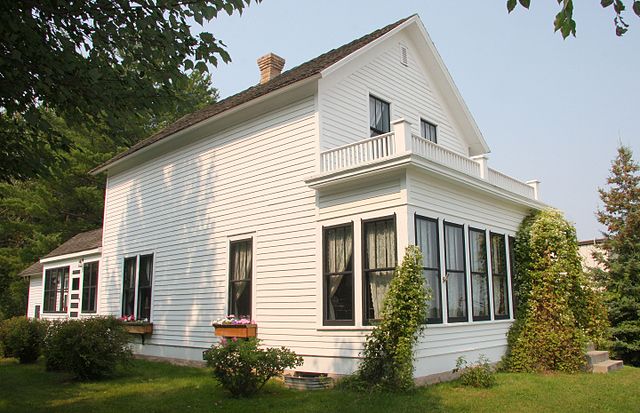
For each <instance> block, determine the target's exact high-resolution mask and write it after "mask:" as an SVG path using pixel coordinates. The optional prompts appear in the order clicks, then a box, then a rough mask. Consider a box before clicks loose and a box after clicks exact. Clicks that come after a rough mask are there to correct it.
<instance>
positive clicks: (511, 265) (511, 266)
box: [508, 237, 518, 318]
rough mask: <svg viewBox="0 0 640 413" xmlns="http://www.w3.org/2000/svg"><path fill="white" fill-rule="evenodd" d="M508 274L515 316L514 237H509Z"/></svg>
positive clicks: (516, 303)
mask: <svg viewBox="0 0 640 413" xmlns="http://www.w3.org/2000/svg"><path fill="white" fill-rule="evenodd" d="M508 241H509V275H510V277H511V297H513V298H512V299H513V309H514V310H513V312H514V318H515V312H516V310H517V308H518V294H517V292H518V288H517V286H516V282H517V277H516V256H515V251H514V250H515V247H516V238H515V237H509V238H508Z"/></svg>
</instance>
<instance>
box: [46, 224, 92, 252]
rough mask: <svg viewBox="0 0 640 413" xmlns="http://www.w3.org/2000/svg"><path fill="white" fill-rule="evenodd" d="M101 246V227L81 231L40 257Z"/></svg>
mask: <svg viewBox="0 0 640 413" xmlns="http://www.w3.org/2000/svg"><path fill="white" fill-rule="evenodd" d="M101 246H102V228H99V229H94V230H92V231H87V232H81V233H80V234H77V235H74V236H73V237H72V238H71V239H70V240H68V241H67V242H65V243H63V244H62V245H60V246H59V247H58V248H56V249H54V250H53V251H51V252H50V253H48V254H47V255H45V256H44V257H42V258H51V257H57V256H60V255H66V254H73V253H74V252H80V251H86V250H92V249H94V248H98V247H101Z"/></svg>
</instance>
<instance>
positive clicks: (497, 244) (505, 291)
mask: <svg viewBox="0 0 640 413" xmlns="http://www.w3.org/2000/svg"><path fill="white" fill-rule="evenodd" d="M506 254H507V249H506V245H505V238H504V235H501V234H493V233H492V234H491V277H492V279H491V281H492V282H493V312H494V316H495V318H496V319H506V318H509V288H508V284H507V257H506Z"/></svg>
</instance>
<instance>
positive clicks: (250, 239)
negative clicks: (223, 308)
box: [227, 237, 255, 319]
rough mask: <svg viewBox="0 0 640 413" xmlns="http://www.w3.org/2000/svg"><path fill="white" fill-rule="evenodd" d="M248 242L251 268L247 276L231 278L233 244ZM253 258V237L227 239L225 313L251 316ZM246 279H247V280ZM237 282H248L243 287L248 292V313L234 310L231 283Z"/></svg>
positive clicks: (250, 317)
mask: <svg viewBox="0 0 640 413" xmlns="http://www.w3.org/2000/svg"><path fill="white" fill-rule="evenodd" d="M246 242H249V246H250V247H251V268H250V270H249V278H244V279H241V280H232V279H231V274H232V273H233V269H234V267H233V263H234V261H233V259H232V257H233V246H234V245H239V244H242V243H246ZM253 258H254V242H253V237H248V238H239V239H233V240H229V261H228V262H229V266H228V273H227V276H228V285H227V287H228V295H227V298H228V301H227V304H228V305H227V315H232V314H233V315H234V316H236V317H238V318H239V317H248V318H249V319H252V318H253V271H254V268H255V263H254V261H253ZM247 280H248V281H247ZM238 283H248V286H247V287H245V288H248V289H249V291H248V294H249V314H237V312H234V311H233V309H234V304H233V302H234V300H233V292H234V289H233V285H232V284H238Z"/></svg>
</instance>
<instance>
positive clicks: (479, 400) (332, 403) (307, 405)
mask: <svg viewBox="0 0 640 413" xmlns="http://www.w3.org/2000/svg"><path fill="white" fill-rule="evenodd" d="M497 379H498V380H497V382H498V383H497V385H496V386H495V387H493V388H491V389H474V388H467V387H462V386H460V385H459V384H457V383H455V382H454V383H444V384H439V385H436V386H431V387H425V388H420V389H417V390H415V391H413V392H410V393H407V394H388V393H384V394H376V393H374V394H369V393H354V392H350V391H342V390H324V391H314V392H300V391H295V390H288V389H285V388H283V387H282V386H281V385H279V384H278V383H275V382H274V383H269V384H268V385H267V386H265V388H264V389H263V391H262V392H261V393H260V394H258V395H257V396H255V397H253V398H251V399H244V400H242V399H241V400H237V399H232V398H230V397H229V396H228V395H227V394H226V393H225V392H224V391H223V390H222V388H220V387H219V386H218V384H217V383H216V381H215V380H214V379H213V378H211V376H210V374H209V373H208V372H207V370H205V369H199V368H191V367H177V366H172V365H169V364H164V363H152V362H148V361H142V360H136V361H134V362H133V364H132V366H131V367H130V368H129V369H128V370H124V371H121V372H119V373H118V375H117V376H116V377H114V378H113V379H111V380H107V381H99V382H86V383H77V382H73V381H71V380H69V377H68V376H66V375H64V374H57V373H48V372H45V371H44V366H43V365H42V363H39V364H35V365H19V364H17V362H16V361H15V360H10V359H5V360H0V412H12V413H20V412H25V413H27V412H28V413H37V412H65V413H73V412H83V413H84V412H89V413H100V412H114V411H127V412H135V411H144V412H149V413H150V412H179V413H188V412H324V413H326V412H337V411H340V412H359V413H362V412H366V413H375V412H388V411H399V412H468V411H474V412H496V411H517V412H558V411H562V412H585V411H598V412H640V391H639V390H640V387H639V385H640V369H637V368H632V367H625V368H624V369H623V370H622V371H619V372H615V373H612V374H609V375H595V374H593V375H592V374H576V375H567V374H549V375H532V374H506V373H501V374H498V375H497Z"/></svg>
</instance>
